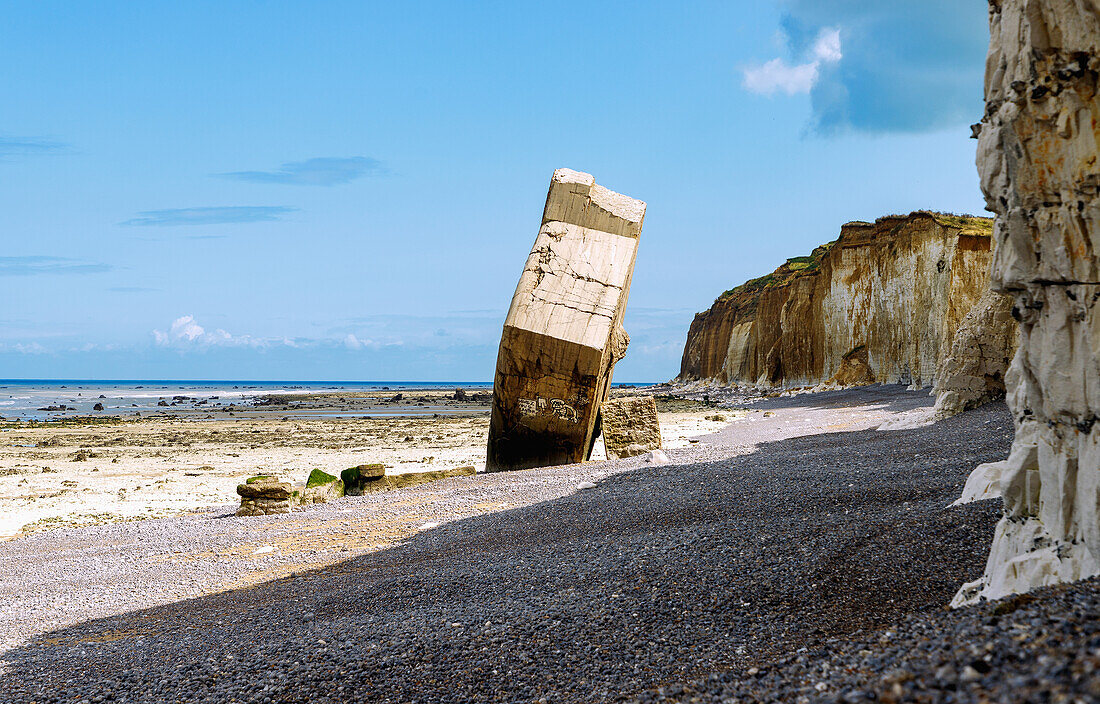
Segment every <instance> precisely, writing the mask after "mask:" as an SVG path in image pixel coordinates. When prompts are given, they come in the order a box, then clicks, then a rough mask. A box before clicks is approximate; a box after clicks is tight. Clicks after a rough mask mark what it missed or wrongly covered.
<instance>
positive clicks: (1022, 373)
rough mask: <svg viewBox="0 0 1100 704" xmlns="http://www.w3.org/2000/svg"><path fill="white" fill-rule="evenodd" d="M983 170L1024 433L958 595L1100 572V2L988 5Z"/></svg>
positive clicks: (994, 274) (984, 482) (997, 285)
mask: <svg viewBox="0 0 1100 704" xmlns="http://www.w3.org/2000/svg"><path fill="white" fill-rule="evenodd" d="M989 19H990V34H991V39H990V44H989V56H988V58H987V61H986V79H985V100H986V111H985V116H984V117H983V118H982V121H981V124H980V126H978V127H977V128H976V129H975V131H976V132H977V133H978V159H977V161H978V172H979V174H980V175H981V185H982V191H983V192H984V194H985V198H986V204H987V205H986V207H987V208H988V209H989V210H991V211H993V212H994V213H995V214H996V222H995V224H994V239H995V251H994V255H993V263H992V268H991V276H990V279H991V285H992V287H993V289H994V290H996V291H999V292H1001V293H1004V294H1007V295H1009V296H1011V297H1012V298H1013V307H1012V316H1013V317H1014V318H1015V319H1016V320H1017V322H1018V323H1019V328H1020V337H1019V348H1018V349H1017V350H1016V354H1015V356H1014V357H1013V359H1012V364H1011V365H1010V367H1009V369H1008V372H1007V373H1006V375H1005V386H1006V389H1007V400H1008V405H1009V408H1010V410H1011V411H1012V413H1013V419H1014V422H1015V428H1016V435H1015V439H1014V441H1013V445H1012V451H1011V453H1010V454H1009V457H1008V459H1007V460H1005V462H1004V464H1002V465H1000V466H996V467H989V466H983V467H981V468H979V469H978V470H976V471H977V472H979V475H978V476H977V477H975V478H974V481H973V482H968V494H967V495H968V496H975V497H977V496H981V495H984V494H986V493H987V492H988V491H989V490H990V489H995V490H997V491H999V493H1000V495H1001V497H1002V498H1003V500H1004V517H1003V518H1002V519H1001V521H1000V523H999V524H998V525H997V529H996V531H995V533H994V536H993V544H992V546H991V548H990V554H989V559H988V562H987V563H986V567H985V572H984V574H983V575H982V577H981V579H979V580H976V581H975V582H971V583H969V584H966V585H963V587H962V589H960V590H959V593H958V594H957V595H956V597H955V599H954V601H953V602H952V603H953V604H954V605H956V606H957V605H962V604H970V603H974V602H976V601H980V600H981V599H995V598H999V597H1003V596H1006V595H1008V594H1011V593H1014V592H1026V591H1029V590H1032V589H1035V588H1037V587H1040V586H1044V585H1049V584H1054V583H1057V582H1065V581H1071V580H1077V579H1081V578H1084V577H1088V576H1092V575H1097V574H1100V424H1098V423H1097V422H1096V421H1097V419H1098V418H1100V305H1097V301H1098V300H1100V256H1098V254H1097V246H1096V245H1097V242H1098V241H1100V188H1098V187H1100V171H1098V170H1097V166H1096V164H1097V159H1098V158H1100V147H1098V146H1097V130H1096V127H1095V125H1096V121H1097V120H1098V119H1100V6H1097V5H1096V4H1095V3H1091V2H1090V3H1081V2H1079V3H1070V2H1062V1H1055V0H1001V1H1000V2H997V3H992V4H991V6H990V14H989Z"/></svg>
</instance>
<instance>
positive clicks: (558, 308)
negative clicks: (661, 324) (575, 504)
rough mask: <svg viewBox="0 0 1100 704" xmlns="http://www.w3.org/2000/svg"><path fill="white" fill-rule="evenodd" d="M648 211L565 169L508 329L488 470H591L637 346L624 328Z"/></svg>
mask: <svg viewBox="0 0 1100 704" xmlns="http://www.w3.org/2000/svg"><path fill="white" fill-rule="evenodd" d="M645 207H646V206H645V203H643V202H642V201H640V200H635V199H633V198H629V197H627V196H624V195H621V194H619V193H615V192H613V191H609V190H608V189H606V188H604V187H603V186H600V185H597V184H596V182H595V180H594V179H593V178H592V176H591V175H590V174H584V173H580V172H577V171H572V170H570V169H558V170H557V171H555V172H554V176H553V178H552V179H551V181H550V191H549V193H548V194H547V196H546V207H545V209H544V210H543V215H542V229H541V230H540V231H539V234H538V237H537V238H536V239H535V245H534V247H532V249H531V254H530V255H529V256H528V258H527V263H526V265H525V266H524V268H523V273H522V274H521V275H520V279H519V284H518V285H517V286H516V292H515V295H514V296H513V297H512V306H511V308H510V309H509V310H508V316H507V318H506V319H505V321H504V331H503V334H502V335H501V339H500V351H499V353H498V355H497V369H496V376H495V377H494V380H493V410H492V417H491V419H490V422H489V443H488V454H487V458H486V469H487V470H488V471H491V472H492V471H503V470H509V469H525V468H528V467H544V466H549V465H559V464H569V463H573V462H583V461H584V460H586V459H588V456H589V455H590V454H591V452H592V441H593V439H594V431H595V425H596V413H597V411H598V410H599V407H600V404H602V403H603V402H604V401H605V400H606V399H607V391H608V387H609V385H610V383H611V375H612V371H613V369H614V366H615V363H616V362H617V361H619V360H620V359H622V357H623V356H624V355H625V354H626V346H627V344H628V343H629V341H630V338H629V337H628V336H627V335H626V332H625V331H624V330H623V328H622V320H623V314H624V313H625V311H626V300H627V296H628V295H629V293H630V280H631V276H632V274H633V272H634V258H635V254H636V253H637V251H638V237H639V235H640V234H641V231H642V220H643V218H644V217H645Z"/></svg>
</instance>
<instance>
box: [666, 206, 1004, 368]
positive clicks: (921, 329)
mask: <svg viewBox="0 0 1100 704" xmlns="http://www.w3.org/2000/svg"><path fill="white" fill-rule="evenodd" d="M992 230H993V221H992V220H991V219H989V218H982V217H974V216H965V215H964V216H959V215H946V214H942V213H933V212H927V211H918V212H915V213H911V214H910V215H891V216H888V217H883V218H879V219H878V220H876V221H875V222H874V223H873V224H872V223H867V222H850V223H848V224H846V225H844V226H843V227H842V228H841V231H840V237H839V238H838V239H836V240H835V241H833V242H830V243H828V244H825V245H822V246H820V247H818V248H816V249H815V250H814V251H813V253H812V254H810V256H808V257H795V258H793V259H788V260H787V262H786V263H785V264H783V266H781V267H779V268H778V269H776V270H775V271H774V272H772V273H771V274H768V275H767V276H764V277H761V278H759V279H753V280H751V281H748V282H746V283H744V284H742V285H740V286H738V287H737V288H734V289H731V290H729V291H726V292H725V293H723V294H722V295H721V296H719V297H718V300H716V301H715V302H714V305H713V306H711V308H710V310H708V311H706V312H703V313H699V314H698V315H696V316H695V320H694V321H693V322H692V324H691V329H690V330H689V332H688V338H687V345H686V346H685V348H684V357H683V361H682V363H681V366H680V376H679V377H678V380H679V381H695V380H710V381H714V382H717V383H720V384H727V385H757V386H763V387H794V386H807V385H816V384H820V383H823V382H829V381H833V382H836V383H838V384H841V385H853V384H869V383H873V382H880V383H906V384H914V385H916V386H921V387H923V386H931V385H932V383H933V382H934V381H935V377H936V370H937V367H938V366H939V365H940V363H941V362H942V360H943V358H944V357H946V356H947V355H948V353H949V352H950V350H951V342H952V337H953V336H954V334H955V331H956V330H958V328H959V326H960V325H961V324H962V322H963V319H964V318H965V317H966V315H967V313H969V312H970V310H971V308H973V307H974V305H975V303H977V302H978V299H980V298H981V297H982V295H983V294H984V293H985V292H987V291H988V290H989V264H990V259H991V256H992V252H991V236H992ZM1013 332H1014V331H1013ZM999 381H1000V380H999V379H998V380H991V383H997V382H999Z"/></svg>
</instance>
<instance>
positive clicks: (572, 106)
mask: <svg viewBox="0 0 1100 704" xmlns="http://www.w3.org/2000/svg"><path fill="white" fill-rule="evenodd" d="M0 8H3V18H4V21H3V22H2V23H0V63H2V65H4V66H5V70H4V71H3V72H0V92H2V94H3V95H4V102H3V109H0V212H3V213H4V217H3V219H2V220H0V244H2V247H0V301H2V303H0V377H2V378H27V377H33V378H41V377H47V378H64V377H68V378H73V377H84V378H184V379H233V378H249V379H347V380H356V379H359V380H368V379H369V380H398V379H416V380H489V379H491V378H492V373H493V367H494V364H495V358H496V348H497V343H498V342H499V337H500V327H501V324H502V323H503V319H504V314H505V312H506V309H507V306H508V303H509V301H510V298H511V295H512V292H513V290H514V288H515V285H516V280H517V279H518V276H519V272H520V270H521V268H522V265H523V262H524V260H525V258H526V255H527V253H528V251H529V250H530V247H531V243H532V242H533V241H534V238H535V235H536V233H537V229H538V224H539V218H540V215H541V211H542V205H543V201H544V199H545V196H546V188H547V184H548V182H549V178H550V175H551V173H552V172H553V170H554V169H555V168H558V167H563V166H565V167H569V168H573V169H578V170H582V171H588V172H590V173H592V174H594V175H595V176H596V179H597V180H598V182H599V183H601V184H603V185H606V186H607V187H609V188H612V189H614V190H618V191H621V192H623V193H626V194H629V195H631V196H634V197H637V198H641V199H643V200H645V201H647V202H648V204H649V207H648V211H647V214H646V223H645V228H644V230H643V233H642V241H641V246H640V249H639V254H638V262H637V266H636V268H635V274H634V280H633V288H632V291H631V296H630V305H629V308H628V313H627V319H626V327H627V331H628V332H629V333H630V334H631V336H632V338H633V342H632V344H631V347H630V350H629V352H628V355H627V357H626V359H625V360H624V361H623V362H622V363H621V364H620V365H619V367H618V368H617V372H616V379H617V380H619V381H653V380H664V379H668V378H670V377H672V376H675V375H676V373H677V372H678V370H679V360H680V355H681V352H682V348H683V343H684V338H685V336H686V332H687V326H688V325H689V323H690V321H691V319H692V316H693V315H694V313H695V312H697V311H700V310H703V309H705V308H707V307H709V305H710V304H711V302H712V301H713V300H714V298H715V296H717V295H718V294H719V293H720V292H721V291H723V290H725V289H727V288H730V287H731V286H734V285H736V284H738V283H740V282H742V281H744V280H745V279H747V278H751V277H754V276H759V275H761V274H763V273H766V272H768V271H771V270H772V269H773V268H774V267H775V266H777V265H778V264H780V263H781V262H782V261H783V260H784V259H785V258H786V257H790V256H795V255H799V254H805V253H807V252H809V250H810V249H812V248H813V247H814V246H815V245H817V244H820V243H822V242H825V241H828V240H831V239H834V238H835V237H836V234H837V232H838V230H839V227H840V225H841V224H842V223H844V222H846V221H849V220H855V219H873V218H875V217H878V216H881V215H884V214H888V213H895V212H908V211H911V210H915V209H920V208H933V209H938V210H946V211H955V212H972V213H979V212H981V210H982V199H981V194H980V192H979V190H978V183H977V176H976V174H975V170H974V166H973V156H974V144H975V143H974V142H972V141H970V140H969V139H968V136H969V129H968V128H967V125H968V124H969V123H971V122H976V121H977V120H978V119H979V118H980V116H981V111H982V102H981V71H982V61H983V56H984V52H985V46H986V43H987V41H988V35H987V32H988V30H987V27H986V10H985V3H984V2H981V1H980V0H965V1H964V0H950V1H949V0H898V1H896V2H869V1H859V0H777V1H774V2H772V1H769V0H754V1H752V2H748V1H744V2H735V1H732V0H728V1H725V2H689V3H682V4H681V3H667V2H661V3H658V2H636V3H598V2H593V3H587V4H585V5H584V6H583V8H582V7H581V6H578V7H576V8H573V9H572V10H569V11H564V10H563V6H561V5H560V4H552V3H533V2H532V3H526V2H520V3H517V2H499V3H478V4H473V3H447V2H405V3H374V2H346V3H345V2H313V3H304V2H297V3H296V2H232V1H225V0H222V1H219V2H209V3H204V2H190V3H160V2H155V3H141V4H136V3H111V2H103V3H70V2H48V1H47V2H35V3H14V2H10V3H9V2H2V3H0Z"/></svg>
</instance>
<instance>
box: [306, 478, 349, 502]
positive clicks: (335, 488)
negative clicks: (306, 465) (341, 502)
mask: <svg viewBox="0 0 1100 704" xmlns="http://www.w3.org/2000/svg"><path fill="white" fill-rule="evenodd" d="M343 495H344V482H343V481H342V480H340V479H339V478H337V477H334V476H332V475H331V474H327V473H326V472H323V471H321V470H320V469H315V470H313V471H312V472H310V473H309V478H308V479H307V480H306V486H305V488H304V489H303V490H302V491H301V492H300V493H299V495H298V501H297V503H298V504H301V505H307V504H323V503H328V502H329V501H332V500H334V499H338V498H340V497H341V496H343Z"/></svg>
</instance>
